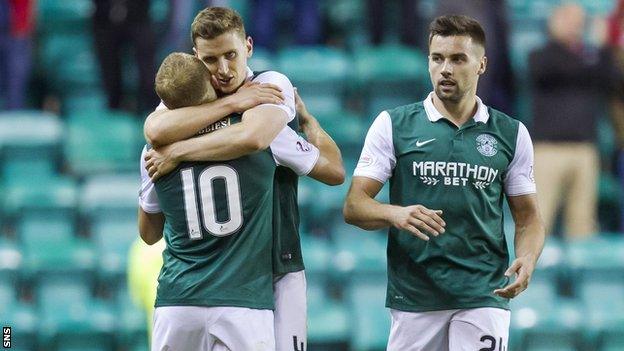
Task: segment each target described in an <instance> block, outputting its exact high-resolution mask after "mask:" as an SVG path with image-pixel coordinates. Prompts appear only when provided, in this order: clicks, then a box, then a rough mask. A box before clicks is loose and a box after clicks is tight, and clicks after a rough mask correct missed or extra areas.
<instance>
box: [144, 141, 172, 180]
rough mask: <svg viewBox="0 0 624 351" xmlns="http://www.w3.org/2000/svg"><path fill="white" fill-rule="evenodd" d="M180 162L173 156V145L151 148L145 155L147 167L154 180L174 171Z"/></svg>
mask: <svg viewBox="0 0 624 351" xmlns="http://www.w3.org/2000/svg"><path fill="white" fill-rule="evenodd" d="M178 164H180V162H179V161H178V160H176V159H174V158H173V157H171V145H167V146H163V147H160V148H157V149H151V150H149V151H148V152H147V154H146V155H145V168H146V169H147V173H148V174H149V176H150V178H151V179H152V182H155V181H156V180H158V178H160V177H162V176H164V175H166V174H168V173H170V172H171V171H173V170H174V169H175V168H176V167H177V166H178Z"/></svg>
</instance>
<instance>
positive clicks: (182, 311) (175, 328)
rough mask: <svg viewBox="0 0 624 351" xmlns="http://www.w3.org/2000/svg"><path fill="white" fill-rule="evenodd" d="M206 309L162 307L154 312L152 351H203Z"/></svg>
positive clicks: (206, 333) (206, 335)
mask: <svg viewBox="0 0 624 351" xmlns="http://www.w3.org/2000/svg"><path fill="white" fill-rule="evenodd" d="M206 313H207V308H205V307H196V306H163V307H157V308H156V309H155V310H154V328H153V330H152V351H163V350H205V349H206V346H205V345H206V343H207V338H208V331H207V327H206Z"/></svg>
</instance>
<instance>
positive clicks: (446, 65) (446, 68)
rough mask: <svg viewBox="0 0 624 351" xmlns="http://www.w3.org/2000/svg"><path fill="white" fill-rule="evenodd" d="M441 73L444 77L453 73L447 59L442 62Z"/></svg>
mask: <svg viewBox="0 0 624 351" xmlns="http://www.w3.org/2000/svg"><path fill="white" fill-rule="evenodd" d="M441 73H442V75H443V76H445V77H446V76H449V75H452V74H453V65H451V63H450V62H449V60H444V63H443V64H442V70H441Z"/></svg>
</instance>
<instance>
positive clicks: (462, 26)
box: [429, 15, 485, 48]
mask: <svg viewBox="0 0 624 351" xmlns="http://www.w3.org/2000/svg"><path fill="white" fill-rule="evenodd" d="M435 35H439V36H442V37H448V36H452V35H467V36H469V37H470V38H472V41H473V42H475V43H478V44H480V45H481V46H483V48H485V32H484V31H483V27H481V25H480V24H479V22H477V20H475V19H474V18H470V17H468V16H463V15H445V16H440V17H437V18H436V19H434V20H433V21H432V22H431V24H430V25H429V44H430V45H431V40H432V39H433V37H434V36H435Z"/></svg>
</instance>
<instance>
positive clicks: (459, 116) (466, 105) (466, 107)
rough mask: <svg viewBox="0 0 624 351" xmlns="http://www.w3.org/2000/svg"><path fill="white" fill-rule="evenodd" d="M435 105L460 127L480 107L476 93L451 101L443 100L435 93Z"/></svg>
mask: <svg viewBox="0 0 624 351" xmlns="http://www.w3.org/2000/svg"><path fill="white" fill-rule="evenodd" d="M433 106H435V108H436V109H437V110H438V112H440V113H441V114H442V116H444V117H446V118H447V119H448V120H449V121H451V122H453V124H455V125H456V126H458V127H461V126H462V125H464V123H466V122H468V120H470V119H471V118H472V116H474V115H475V113H476V112H477V108H478V106H477V98H476V95H469V96H468V95H467V96H464V98H463V99H461V100H460V101H458V102H451V101H442V100H440V99H439V98H438V96H437V95H436V94H433Z"/></svg>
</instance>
